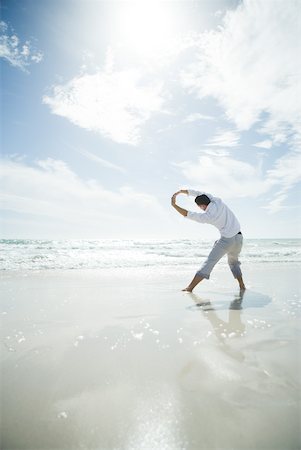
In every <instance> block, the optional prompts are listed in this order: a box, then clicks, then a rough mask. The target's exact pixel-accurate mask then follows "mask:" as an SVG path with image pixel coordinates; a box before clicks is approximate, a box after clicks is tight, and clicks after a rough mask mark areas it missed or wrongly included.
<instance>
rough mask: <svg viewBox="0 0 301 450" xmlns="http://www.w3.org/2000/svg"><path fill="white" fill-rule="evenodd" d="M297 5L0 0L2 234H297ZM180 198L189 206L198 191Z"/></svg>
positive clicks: (300, 138) (225, 0)
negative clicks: (208, 216) (227, 218)
mask: <svg viewBox="0 0 301 450" xmlns="http://www.w3.org/2000/svg"><path fill="white" fill-rule="evenodd" d="M300 10H301V8H300V3H299V2H298V1H297V0H296V1H295V0H245V1H237V0H202V1H194V0H192V1H189V0H182V1H176V0H173V1H165V0H161V1H156V0H140V1H126V0H123V1H115V0H107V1H106V0H103V1H101V0H85V1H84V0H43V1H37V0H2V4H1V23H0V32H1V37H0V61H1V109H2V111H1V112H2V114H1V158H0V160H1V161H0V162H1V185H0V188H1V235H2V238H8V239H10V238H20V239H66V238H74V239H84V238H86V239H107V238H114V239H115V238H118V239H119V238H122V239H138V238H141V239H143V238H154V239H157V238H162V239H169V238H192V239H197V238H200V239H208V238H210V239H211V238H213V237H216V236H218V234H219V233H218V230H217V229H215V228H214V227H212V226H210V225H203V224H199V223H195V222H193V221H189V220H186V219H185V218H183V217H182V216H181V215H180V214H179V213H177V211H176V210H175V209H173V208H172V207H171V201H170V199H171V196H172V194H173V193H174V192H176V191H178V190H179V189H189V188H192V189H197V190H200V191H205V192H209V193H211V194H212V195H214V196H216V197H220V198H222V199H223V200H224V202H225V203H226V204H227V205H228V206H229V207H230V208H231V209H232V211H233V212H234V213H235V214H236V216H237V218H238V220H239V222H240V223H241V228H242V232H243V234H244V236H245V237H247V238H294V237H301V236H300V223H301V221H300V219H301V217H300V180H301V170H300V167H301V148H300V142H301V111H300V101H299V102H298V101H297V99H298V98H300V77H299V74H300V63H299V60H300V54H301V49H300V24H301V21H300ZM177 202H178V204H179V205H180V206H182V207H184V208H186V209H188V210H190V211H199V209H198V208H197V206H196V205H195V203H194V198H193V197H187V196H185V195H181V196H178V199H177Z"/></svg>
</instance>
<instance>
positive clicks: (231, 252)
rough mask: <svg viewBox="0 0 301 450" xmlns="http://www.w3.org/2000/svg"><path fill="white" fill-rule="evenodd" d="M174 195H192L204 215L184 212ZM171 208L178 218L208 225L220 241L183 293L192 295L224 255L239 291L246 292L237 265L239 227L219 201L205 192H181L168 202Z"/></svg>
mask: <svg viewBox="0 0 301 450" xmlns="http://www.w3.org/2000/svg"><path fill="white" fill-rule="evenodd" d="M178 194H186V195H192V196H194V197H195V202H196V204H197V205H198V206H199V207H200V208H201V209H202V210H203V211H204V212H203V213H196V212H192V211H187V210H186V209H184V208H181V207H180V206H178V205H177V204H176V198H177V195H178ZM171 204H172V206H173V207H174V208H175V209H176V210H177V211H178V212H179V213H180V214H182V216H184V217H187V218H188V219H191V220H195V221H196V222H200V223H210V224H211V225H214V226H215V227H216V228H218V230H219V231H220V234H221V237H220V239H219V240H218V241H216V242H215V244H214V246H213V248H212V250H211V252H210V253H209V256H208V258H207V259H206V261H205V262H204V264H203V265H202V267H201V268H200V269H199V270H198V271H197V272H196V274H195V276H194V278H193V280H192V281H191V283H190V284H189V286H187V287H186V288H185V289H183V291H187V292H192V290H193V289H194V288H195V286H196V285H197V284H199V283H200V281H202V280H203V279H204V278H207V279H208V278H209V277H210V273H211V271H212V269H213V267H214V266H215V264H216V263H217V262H218V261H219V260H220V259H221V258H222V257H223V256H224V255H225V254H227V255H228V264H229V266H230V269H231V271H232V273H233V275H234V278H236V279H237V281H238V283H239V287H240V289H241V290H244V289H246V288H245V285H244V282H243V279H242V274H241V270H240V267H239V266H240V262H239V260H238V255H239V253H240V251H241V248H242V242H243V237H242V234H241V231H240V225H239V222H238V220H237V219H236V217H235V215H234V214H233V212H232V211H231V210H230V209H229V208H228V206H227V205H225V203H223V202H222V200H221V199H220V198H217V197H213V195H211V194H208V193H206V192H199V191H195V190H193V189H182V190H180V191H178V192H176V193H175V194H173V196H172V198H171Z"/></svg>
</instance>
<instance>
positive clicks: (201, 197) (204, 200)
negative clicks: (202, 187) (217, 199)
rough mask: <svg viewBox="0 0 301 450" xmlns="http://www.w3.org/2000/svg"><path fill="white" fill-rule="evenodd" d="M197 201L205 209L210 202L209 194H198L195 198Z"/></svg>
mask: <svg viewBox="0 0 301 450" xmlns="http://www.w3.org/2000/svg"><path fill="white" fill-rule="evenodd" d="M194 201H195V203H196V204H197V205H198V206H199V207H200V208H201V209H202V210H203V211H205V210H206V208H207V206H208V205H209V203H210V198H209V197H207V195H205V194H202V195H198V196H197V197H196V198H195V199H194Z"/></svg>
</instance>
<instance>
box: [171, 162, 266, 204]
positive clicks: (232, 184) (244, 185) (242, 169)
mask: <svg viewBox="0 0 301 450" xmlns="http://www.w3.org/2000/svg"><path fill="white" fill-rule="evenodd" d="M176 166H178V167H179V168H181V170H182V173H183V175H184V176H185V177H186V178H187V180H189V182H190V183H191V184H192V185H194V187H196V188H197V189H204V190H205V191H208V192H212V193H213V194H215V195H216V196H222V197H224V198H234V197H236V198H237V197H257V196H258V195H260V194H262V193H264V192H266V191H267V189H268V186H267V183H266V182H265V181H264V180H263V178H262V175H261V169H260V166H258V167H254V166H252V165H251V164H249V163H247V162H244V161H238V160H236V159H234V158H232V157H230V156H227V155H224V154H221V155H220V154H216V155H209V154H205V155H201V156H200V157H199V159H198V161H197V162H195V163H193V162H191V161H185V162H182V163H177V164H176Z"/></svg>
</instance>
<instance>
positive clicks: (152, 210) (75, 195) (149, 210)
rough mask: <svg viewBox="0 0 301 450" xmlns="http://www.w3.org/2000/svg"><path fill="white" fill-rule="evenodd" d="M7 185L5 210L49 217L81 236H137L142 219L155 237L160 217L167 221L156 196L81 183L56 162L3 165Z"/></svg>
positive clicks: (3, 199)
mask: <svg viewBox="0 0 301 450" xmlns="http://www.w3.org/2000/svg"><path fill="white" fill-rule="evenodd" d="M1 186H2V192H1V203H2V208H3V209H4V210H8V211H14V212H17V213H21V214H22V215H24V214H26V215H31V216H32V215H33V216H36V220H37V222H39V221H40V220H45V218H47V217H48V218H50V219H51V220H52V221H54V222H56V223H57V226H58V227H60V223H62V224H69V225H70V227H71V228H70V233H71V234H72V233H73V231H77V232H78V233H80V234H81V235H83V234H84V235H86V236H87V235H89V232H91V230H92V231H93V233H94V235H95V233H96V234H97V235H98V236H99V237H102V236H103V237H106V236H108V237H110V236H115V235H119V236H126V235H127V234H128V235H130V234H131V230H135V232H136V234H137V225H136V224H137V220H138V221H139V227H141V229H143V231H144V233H145V234H146V233H149V234H152V231H153V232H155V229H156V224H155V219H154V218H156V223H157V220H158V218H161V220H164V219H163V218H165V220H166V214H165V211H164V209H163V208H162V207H161V205H160V204H159V202H158V201H157V199H156V198H155V197H154V196H153V195H150V194H146V193H143V192H137V191H135V190H134V189H133V187H131V186H129V185H124V186H121V187H120V188H119V189H117V190H115V191H111V190H108V189H107V188H105V187H103V186H102V185H101V184H100V183H99V182H98V181H96V180H93V179H88V180H84V179H82V178H80V177H79V176H78V175H77V174H76V173H74V172H73V171H72V170H71V169H70V168H69V167H68V165H67V164H66V163H65V162H63V161H60V160H54V159H51V158H47V159H45V160H39V161H37V162H36V164H35V165H34V166H29V165H27V164H25V163H24V162H20V161H13V160H6V159H4V160H2V161H1ZM159 222H160V220H159ZM125 228H127V229H125ZM157 231H158V230H157ZM132 234H134V231H133V232H132ZM138 234H139V232H138Z"/></svg>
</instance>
